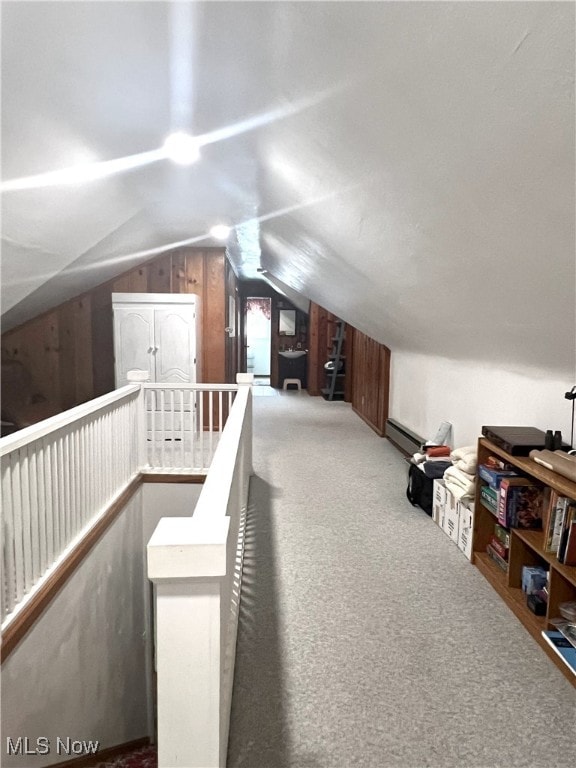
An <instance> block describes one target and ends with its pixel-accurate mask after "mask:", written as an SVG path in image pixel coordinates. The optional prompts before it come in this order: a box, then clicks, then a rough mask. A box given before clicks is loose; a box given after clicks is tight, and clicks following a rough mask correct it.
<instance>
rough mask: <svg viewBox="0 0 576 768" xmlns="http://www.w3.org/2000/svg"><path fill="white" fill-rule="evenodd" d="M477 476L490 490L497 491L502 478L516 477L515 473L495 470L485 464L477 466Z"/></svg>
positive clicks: (509, 470)
mask: <svg viewBox="0 0 576 768" xmlns="http://www.w3.org/2000/svg"><path fill="white" fill-rule="evenodd" d="M478 475H479V476H480V478H481V479H482V480H484V481H485V482H487V483H488V485H489V486H490V487H491V488H495V489H496V490H498V488H499V487H500V482H501V480H502V479H503V478H504V477H516V476H517V475H516V472H514V471H513V470H511V469H495V468H494V467H489V466H488V465H486V464H480V465H479V466H478Z"/></svg>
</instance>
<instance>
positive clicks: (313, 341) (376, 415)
mask: <svg viewBox="0 0 576 768" xmlns="http://www.w3.org/2000/svg"><path fill="white" fill-rule="evenodd" d="M335 320H336V317H335V315H333V314H331V313H330V312H328V311H327V310H326V309H324V308H323V307H320V306H318V304H314V303H311V305H310V326H309V350H310V351H309V359H308V393H309V394H310V395H320V394H321V390H322V388H323V387H325V386H326V383H325V382H326V374H325V371H324V363H325V362H326V360H327V359H328V354H329V353H330V350H331V348H332V342H331V339H332V335H333V331H334V321H335ZM344 354H345V358H346V362H345V364H346V368H345V371H346V377H345V380H344V400H345V401H346V402H349V403H351V404H352V408H353V409H354V411H355V412H356V413H357V414H358V416H360V418H362V419H364V421H365V422H366V423H367V424H369V425H370V426H371V427H372V429H373V430H374V431H375V432H377V433H378V434H379V435H380V436H383V435H384V431H385V425H386V419H387V418H388V401H389V394H390V350H389V349H388V347H385V346H384V345H383V344H379V343H378V342H377V341H375V340H374V339H372V338H370V337H369V336H366V334H364V333H361V332H360V331H358V330H357V329H355V328H354V327H353V326H351V325H348V324H347V325H346V339H345V342H344Z"/></svg>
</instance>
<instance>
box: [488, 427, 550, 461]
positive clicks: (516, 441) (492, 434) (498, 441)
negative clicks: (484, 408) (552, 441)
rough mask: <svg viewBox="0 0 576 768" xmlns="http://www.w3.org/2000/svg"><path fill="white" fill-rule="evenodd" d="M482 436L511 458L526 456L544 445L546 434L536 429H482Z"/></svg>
mask: <svg viewBox="0 0 576 768" xmlns="http://www.w3.org/2000/svg"><path fill="white" fill-rule="evenodd" d="M482 434H483V435H484V437H485V438H487V439H488V440H490V441H491V442H492V443H494V445H497V446H498V447H499V448H502V449H503V450H504V451H506V452H507V453H509V454H511V455H512V456H528V455H529V454H530V451H533V450H535V449H536V450H541V449H542V448H544V447H545V445H546V434H545V433H544V432H543V431H542V430H541V429H536V427H482Z"/></svg>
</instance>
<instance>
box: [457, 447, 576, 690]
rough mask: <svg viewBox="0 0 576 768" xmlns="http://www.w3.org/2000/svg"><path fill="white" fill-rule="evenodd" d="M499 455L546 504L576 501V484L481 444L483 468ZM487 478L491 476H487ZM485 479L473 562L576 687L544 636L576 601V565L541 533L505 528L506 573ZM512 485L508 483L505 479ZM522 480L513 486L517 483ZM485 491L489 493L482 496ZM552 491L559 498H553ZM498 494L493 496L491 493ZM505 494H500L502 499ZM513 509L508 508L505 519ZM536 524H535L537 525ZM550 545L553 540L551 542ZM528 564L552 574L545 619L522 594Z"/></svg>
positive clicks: (480, 481) (479, 487)
mask: <svg viewBox="0 0 576 768" xmlns="http://www.w3.org/2000/svg"><path fill="white" fill-rule="evenodd" d="M489 456H492V457H496V458H497V459H499V460H500V461H502V462H504V463H505V464H506V465H508V467H509V468H512V469H513V470H514V471H515V472H516V474H517V475H519V476H521V477H526V478H527V479H528V480H529V481H531V482H533V483H534V485H535V487H536V489H537V492H539V491H540V489H541V491H542V496H543V499H544V501H543V502H542V506H546V504H547V503H548V500H549V499H551V498H554V499H557V498H558V497H559V496H560V497H566V498H567V499H576V483H573V482H572V481H570V480H568V479H566V478H564V477H561V476H560V475H557V474H556V473H555V472H552V471H550V470H548V469H546V468H545V467H542V466H541V465H539V464H536V462H534V461H532V460H531V459H529V458H526V457H519V456H512V455H510V454H508V453H506V452H505V451H503V450H502V449H501V448H499V447H498V446H496V445H494V444H493V443H491V442H490V441H489V440H487V439H486V438H480V440H479V441H478V465H479V466H481V465H485V464H486V462H487V461H488V457H489ZM484 474H485V475H486V473H485V472H484ZM488 479H489V478H487V477H486V476H485V477H484V478H483V477H482V476H481V475H479V478H478V482H477V487H476V505H475V509H476V514H475V519H474V537H473V544H472V547H473V563H474V565H476V566H477V567H478V569H479V570H480V571H481V573H482V574H483V575H484V577H485V578H486V579H487V580H488V581H489V582H490V584H491V585H492V587H493V588H494V589H495V590H496V592H497V593H498V594H499V595H500V597H501V598H502V599H503V600H504V602H505V603H506V604H507V605H508V607H509V608H510V609H511V610H512V611H513V613H514V614H515V616H516V617H517V618H518V619H519V620H520V621H521V622H522V624H523V625H524V626H525V628H526V629H527V630H528V631H529V632H530V634H531V635H532V636H533V637H534V639H535V640H536V641H537V642H538V644H539V645H540V646H541V647H542V648H543V649H544V650H545V651H546V653H547V655H548V656H549V658H551V659H552V660H553V661H554V663H555V664H556V665H557V666H558V668H559V669H562V671H563V672H564V674H566V676H567V677H569V678H571V681H572V683H573V684H575V685H576V681H575V680H574V676H573V675H571V674H570V672H569V670H567V668H566V665H565V664H564V663H563V662H562V660H561V659H560V658H559V656H558V655H557V653H555V652H554V650H553V648H552V647H551V646H550V644H549V642H548V641H547V640H546V638H545V636H544V635H543V634H542V633H543V632H545V631H551V630H555V629H556V627H555V626H554V625H553V624H552V620H553V619H556V618H558V617H559V615H560V613H559V610H558V606H559V604H560V603H563V602H567V601H574V600H576V567H574V566H569V565H564V564H563V563H561V562H559V561H558V558H557V557H556V553H555V552H552V551H547V549H546V542H545V532H543V531H542V529H524V528H513V527H511V528H506V529H502V528H500V531H502V530H508V531H509V542H508V543H509V549H508V571H507V572H506V571H504V570H502V568H500V567H499V566H498V565H497V564H496V563H495V562H494V560H493V559H492V557H490V555H489V554H488V553H487V547H488V546H489V545H490V543H491V541H492V539H493V536H494V531H495V528H496V522H497V516H498V515H497V513H495V511H494V510H493V509H492V508H491V506H490V505H489V503H488V500H487V499H486V483H487V480H488ZM506 481H507V483H508V479H507V478H506ZM498 482H499V481H498ZM518 482H519V481H513V482H512V483H508V484H509V485H514V484H518ZM483 489H484V493H483ZM552 492H555V494H556V496H555V497H552ZM492 493H494V492H492ZM499 496H500V493H499V491H498V497H499ZM507 514H508V510H506V515H507ZM532 524H533V523H532ZM548 543H549V542H548ZM524 566H533V567H540V568H543V569H545V570H546V571H548V572H549V577H548V585H547V589H548V601H547V606H546V615H545V616H537V615H536V614H535V613H533V612H532V611H531V610H530V608H529V607H528V604H527V594H526V592H524V591H523V590H522V573H523V568H524Z"/></svg>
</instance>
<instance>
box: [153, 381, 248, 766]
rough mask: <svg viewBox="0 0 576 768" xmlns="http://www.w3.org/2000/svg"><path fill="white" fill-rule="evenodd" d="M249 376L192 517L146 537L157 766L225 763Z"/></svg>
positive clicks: (245, 491) (169, 520) (244, 496)
mask: <svg viewBox="0 0 576 768" xmlns="http://www.w3.org/2000/svg"><path fill="white" fill-rule="evenodd" d="M252 379H253V377H252V376H251V375H250V374H238V382H239V387H238V394H237V395H236V398H235V400H234V404H233V406H232V409H231V411H230V415H229V417H228V421H227V423H226V429H225V430H224V431H223V432H222V434H221V436H220V440H219V443H218V446H217V448H216V451H215V454H214V458H213V461H212V465H211V467H210V471H209V472H208V475H207V477H206V481H205V483H204V485H203V488H202V493H201V495H200V498H199V500H198V502H197V505H196V508H195V510H194V514H193V516H192V517H189V518H181V517H180V518H168V517H167V518H163V519H162V520H161V521H160V523H159V524H158V526H157V528H156V530H155V532H154V534H153V536H152V538H151V539H150V542H149V543H148V576H149V578H150V579H151V580H152V581H153V582H154V584H155V587H156V608H155V616H156V667H157V695H158V766H159V768H179V767H181V768H211V767H212V766H214V768H216V766H224V765H225V762H226V749H227V742H228V728H229V722H230V702H231V692H232V682H233V675H234V660H235V648H236V631H237V626H238V606H239V599H240V582H241V574H242V556H243V551H244V524H245V514H246V505H247V499H248V487H249V478H250V475H251V473H252V393H251V387H250V384H251V382H252Z"/></svg>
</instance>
